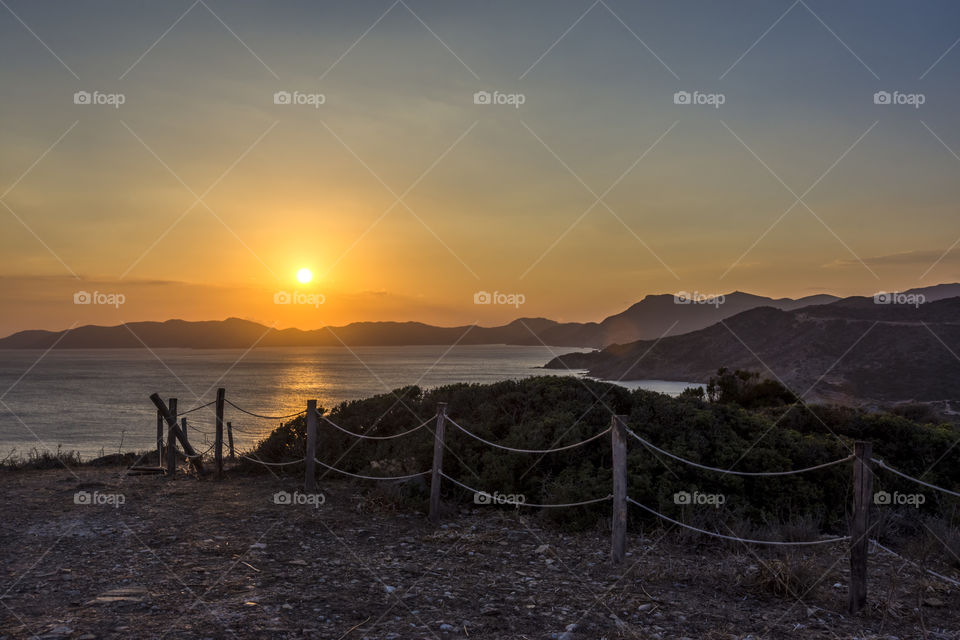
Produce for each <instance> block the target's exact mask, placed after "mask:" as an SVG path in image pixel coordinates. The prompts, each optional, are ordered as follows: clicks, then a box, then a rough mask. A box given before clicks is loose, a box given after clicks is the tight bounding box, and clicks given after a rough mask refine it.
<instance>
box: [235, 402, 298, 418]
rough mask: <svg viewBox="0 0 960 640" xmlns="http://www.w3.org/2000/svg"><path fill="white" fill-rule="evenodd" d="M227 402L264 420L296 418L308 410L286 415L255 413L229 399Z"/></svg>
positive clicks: (242, 411)
mask: <svg viewBox="0 0 960 640" xmlns="http://www.w3.org/2000/svg"><path fill="white" fill-rule="evenodd" d="M226 403H227V404H229V405H230V406H231V407H233V408H234V409H236V410H237V411H240V412H241V413H245V414H247V415H248V416H253V417H254V418H263V419H264V420H287V419H289V418H296V417H297V416H300V415H303V414H304V413H306V412H307V410H306V409H304V410H303V411H297V412H296V413H291V414H288V415H285V416H265V415H262V414H260V413H254V412H253V411H247V410H246V409H244V408H243V407H238V406H237V405H235V404H233V403H232V402H230V401H229V400H226Z"/></svg>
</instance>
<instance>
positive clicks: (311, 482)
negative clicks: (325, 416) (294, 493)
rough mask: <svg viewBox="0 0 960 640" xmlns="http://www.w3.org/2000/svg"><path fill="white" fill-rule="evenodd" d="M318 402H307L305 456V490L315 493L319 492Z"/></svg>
mask: <svg viewBox="0 0 960 640" xmlns="http://www.w3.org/2000/svg"><path fill="white" fill-rule="evenodd" d="M316 458H317V401H316V400H307V450H306V451H305V452H304V454H303V468H304V477H303V490H304V491H305V492H307V493H314V492H316V490H317V474H316V468H317V467H316V465H317V461H316Z"/></svg>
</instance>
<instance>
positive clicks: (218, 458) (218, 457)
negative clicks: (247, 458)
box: [213, 387, 227, 480]
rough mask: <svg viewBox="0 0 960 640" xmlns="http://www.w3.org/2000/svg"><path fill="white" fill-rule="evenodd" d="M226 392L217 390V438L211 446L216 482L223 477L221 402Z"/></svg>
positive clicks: (221, 389)
mask: <svg viewBox="0 0 960 640" xmlns="http://www.w3.org/2000/svg"><path fill="white" fill-rule="evenodd" d="M226 393H227V390H226V389H224V388H223V387H220V388H219V389H217V436H216V440H215V441H214V444H213V456H214V458H213V459H214V461H215V462H216V464H217V480H219V479H220V477H221V476H222V475H223V400H224V396H225V395H226Z"/></svg>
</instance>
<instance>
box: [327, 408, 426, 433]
mask: <svg viewBox="0 0 960 640" xmlns="http://www.w3.org/2000/svg"><path fill="white" fill-rule="evenodd" d="M317 413H319V411H318V412H317ZM320 417H321V418H322V419H323V420H324V421H326V422H327V423H328V424H330V425H331V426H333V427H334V428H336V429H339V430H340V431H343V432H344V433H346V434H348V435H351V436H353V437H354V438H360V439H362V440H390V439H391V438H399V437H400V436H405V435H407V434H408V433H413V432H414V431H417V430H418V429H422V428H423V427H425V426H427V424H429V423H430V421H431V420H433V419H434V418H435V417H436V416H430V417H429V418H427V419H426V421H425V422H422V423H421V424H420V425H419V426H416V427H414V428H413V429H410V430H409V431H404V432H403V433H397V434H394V435H392V436H368V435H364V434H362V433H354V432H353V431H348V430H347V429H344V428H343V427H341V426H340V425H338V424H337V423H336V422H334V421H333V420H330V419H329V418H327V417H325V416H320Z"/></svg>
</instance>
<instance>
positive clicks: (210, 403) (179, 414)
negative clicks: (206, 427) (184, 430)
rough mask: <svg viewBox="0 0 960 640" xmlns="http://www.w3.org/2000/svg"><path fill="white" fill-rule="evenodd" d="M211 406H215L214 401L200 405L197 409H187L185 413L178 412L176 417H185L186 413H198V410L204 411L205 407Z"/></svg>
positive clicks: (215, 402)
mask: <svg viewBox="0 0 960 640" xmlns="http://www.w3.org/2000/svg"><path fill="white" fill-rule="evenodd" d="M212 404H217V401H216V400H211V401H210V402H208V403H207V404H202V405H200V406H199V407H194V408H193V409H187V410H186V411H180V412H178V414H177V415H178V416H185V415H187V414H188V413H193V412H194V411H199V410H200V409H205V408H206V407H209V406H210V405H212Z"/></svg>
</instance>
